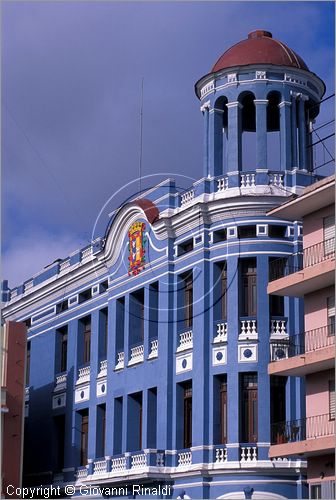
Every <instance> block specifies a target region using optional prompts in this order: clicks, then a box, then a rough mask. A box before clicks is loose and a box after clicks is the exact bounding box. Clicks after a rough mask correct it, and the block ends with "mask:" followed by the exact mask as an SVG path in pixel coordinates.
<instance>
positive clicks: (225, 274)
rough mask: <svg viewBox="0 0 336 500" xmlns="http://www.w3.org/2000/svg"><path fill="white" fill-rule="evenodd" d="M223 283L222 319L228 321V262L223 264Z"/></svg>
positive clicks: (221, 281)
mask: <svg viewBox="0 0 336 500" xmlns="http://www.w3.org/2000/svg"><path fill="white" fill-rule="evenodd" d="M220 283H221V299H220V304H221V319H226V316H227V273H226V262H224V263H223V265H222V268H221V274H220Z"/></svg>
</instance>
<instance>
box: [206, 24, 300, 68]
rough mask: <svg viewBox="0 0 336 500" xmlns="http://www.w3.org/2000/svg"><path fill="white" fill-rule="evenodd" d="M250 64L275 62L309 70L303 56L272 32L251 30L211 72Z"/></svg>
mask: <svg viewBox="0 0 336 500" xmlns="http://www.w3.org/2000/svg"><path fill="white" fill-rule="evenodd" d="M248 64H275V65H276V66H290V67H292V68H300V69H305V70H306V71H309V69H308V66H307V65H306V63H305V62H304V61H303V60H302V59H301V57H300V56H298V55H297V54H296V53H295V52H294V51H293V50H292V49H290V48H289V47H287V45H285V44H284V43H282V42H279V40H275V39H274V38H272V33H270V32H269V31H264V30H256V31H251V33H249V34H248V38H247V39H246V40H242V41H241V42H238V43H236V44H235V45H233V46H232V47H230V48H229V49H228V50H227V51H226V52H224V54H223V55H221V57H220V58H219V59H218V61H217V62H216V64H215V65H214V67H213V68H212V70H211V73H215V72H216V71H220V70H222V69H227V68H231V67H233V66H246V65H248Z"/></svg>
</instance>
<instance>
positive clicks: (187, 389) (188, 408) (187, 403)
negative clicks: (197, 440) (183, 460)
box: [183, 382, 192, 448]
mask: <svg viewBox="0 0 336 500" xmlns="http://www.w3.org/2000/svg"><path fill="white" fill-rule="evenodd" d="M183 420H184V426H183V443H184V448H190V447H191V444H192V384H191V382H188V383H186V384H185V386H184V401H183Z"/></svg>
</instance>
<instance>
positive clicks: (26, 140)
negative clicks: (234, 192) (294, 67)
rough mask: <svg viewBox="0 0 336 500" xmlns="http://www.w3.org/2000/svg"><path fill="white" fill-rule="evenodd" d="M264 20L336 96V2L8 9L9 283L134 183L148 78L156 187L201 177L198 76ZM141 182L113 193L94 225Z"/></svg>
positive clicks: (70, 240)
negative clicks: (162, 181) (172, 179)
mask: <svg viewBox="0 0 336 500" xmlns="http://www.w3.org/2000/svg"><path fill="white" fill-rule="evenodd" d="M256 28H261V29H266V30H269V31H271V32H272V33H273V36H274V37H275V38H277V39H279V40H281V41H283V42H285V43H286V44H287V45H289V46H290V47H291V48H293V49H294V50H295V51H296V52H297V53H298V54H300V56H301V57H302V58H303V59H304V60H305V61H306V63H307V64H308V66H309V68H310V69H311V70H312V71H314V72H315V73H317V74H318V75H319V76H320V77H321V78H322V79H323V80H324V81H325V83H326V85H327V92H326V95H329V94H331V93H333V92H334V3H333V2H252V1H250V2H185V3H184V2H183V3H182V2H180V3H176V2H160V3H159V2H158V3H153V2H135V3H133V2H124V3H122V2H29V1H27V2H15V1H12V0H11V1H10V2H3V3H2V181H3V182H2V194H3V196H2V209H3V210H2V214H3V218H2V229H3V232H2V235H3V278H7V279H9V284H10V285H11V286H14V285H16V284H18V283H20V282H21V281H22V280H23V279H27V278H29V277H31V276H32V275H33V274H35V273H37V272H38V271H39V270H40V269H41V268H42V267H43V266H45V265H47V264H48V263H49V262H51V261H52V260H54V259H55V258H57V257H61V258H62V257H65V256H67V255H68V254H69V253H70V252H71V251H73V250H75V249H76V248H79V247H81V246H84V245H85V244H87V242H88V241H89V240H90V238H91V236H92V229H93V226H94V224H95V221H96V218H97V215H98V213H99V211H100V209H101V208H102V206H103V205H104V204H105V202H106V201H107V200H108V199H109V198H110V197H111V196H112V195H113V194H114V193H115V192H116V191H117V190H118V189H120V188H122V187H123V186H125V185H127V184H128V183H130V182H132V181H133V179H135V178H136V177H137V175H138V163H139V160H138V158H139V106H140V92H141V90H140V89H141V79H142V77H143V78H144V114H143V174H144V175H151V176H152V177H151V178H150V180H149V181H148V183H150V184H154V183H156V182H158V181H159V180H160V179H162V177H167V176H168V174H169V175H170V176H173V177H175V179H176V182H177V184H178V185H179V186H184V187H186V186H187V185H189V184H191V183H192V182H193V180H194V179H197V178H199V177H201V175H202V116H201V113H200V111H199V102H198V100H197V98H196V96H195V94H194V83H195V82H196V81H197V80H198V79H199V78H200V77H201V76H203V75H204V74H206V73H208V72H209V71H210V69H211V67H212V65H213V64H214V62H215V61H216V60H217V59H218V57H219V56H220V55H221V53H223V52H224V51H225V50H226V49H227V48H229V47H230V46H231V45H233V44H234V43H236V42H238V41H239V40H241V39H243V38H246V36H247V33H248V32H249V31H252V30H253V29H256ZM333 103H334V101H331V105H330V106H329V108H328V109H329V111H328V112H329V116H331V115H332V113H333ZM326 113H327V112H326ZM325 116H326V117H329V116H327V114H326V115H325ZM158 173H165V174H166V175H161V176H160V175H157V174H158ZM181 174H184V175H185V176H187V177H186V178H185V177H182V176H181ZM136 187H137V185H136V184H135V183H133V184H132V183H131V185H129V186H128V187H127V188H125V189H123V190H122V191H121V193H120V194H119V196H117V197H114V198H113V200H112V202H111V203H110V204H109V206H108V209H107V210H106V211H105V213H104V216H103V217H102V218H100V220H99V224H98V232H100V233H101V234H102V233H104V229H105V226H106V224H107V222H108V216H107V213H108V212H110V211H112V210H113V208H115V207H116V206H118V204H119V203H121V201H122V198H123V197H127V196H129V195H130V194H131V193H132V192H133V191H135V190H136Z"/></svg>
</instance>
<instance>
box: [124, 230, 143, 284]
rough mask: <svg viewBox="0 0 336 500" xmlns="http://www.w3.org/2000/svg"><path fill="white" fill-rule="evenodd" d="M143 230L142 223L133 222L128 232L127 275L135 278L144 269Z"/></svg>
mask: <svg viewBox="0 0 336 500" xmlns="http://www.w3.org/2000/svg"><path fill="white" fill-rule="evenodd" d="M145 228H146V224H145V223H144V222H134V224H132V226H131V227H130V229H129V231H128V238H129V243H128V249H129V257H128V260H129V267H128V275H129V276H130V275H131V274H133V275H134V276H136V275H137V274H139V272H140V271H142V270H143V269H145V261H146V258H145V253H146V250H145V243H146V236H145Z"/></svg>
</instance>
